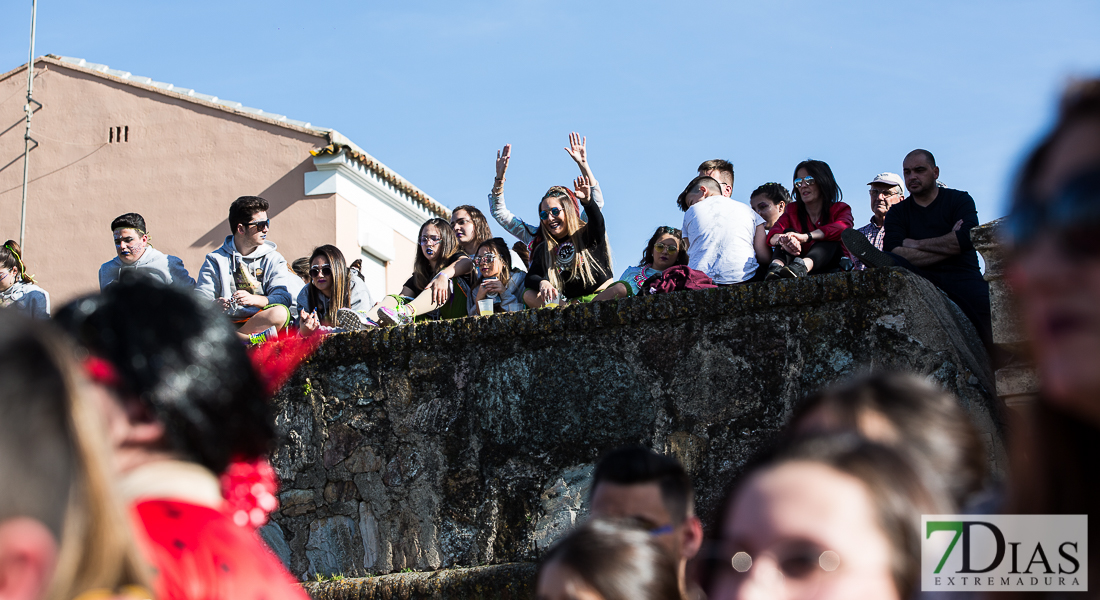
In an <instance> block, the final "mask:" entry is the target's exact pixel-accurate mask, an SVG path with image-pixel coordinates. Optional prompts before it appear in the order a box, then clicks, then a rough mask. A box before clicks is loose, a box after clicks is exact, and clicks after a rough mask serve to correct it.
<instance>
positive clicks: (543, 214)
mask: <svg viewBox="0 0 1100 600" xmlns="http://www.w3.org/2000/svg"><path fill="white" fill-rule="evenodd" d="M561 212H562V211H561V209H560V208H558V207H556V206H555V207H554V208H551V209H550V211H549V212H547V211H545V210H540V211H539V218H540V219H542V220H543V221H545V220H546V219H549V218H550V215H554V216H555V217H556V216H558V215H560V214H561Z"/></svg>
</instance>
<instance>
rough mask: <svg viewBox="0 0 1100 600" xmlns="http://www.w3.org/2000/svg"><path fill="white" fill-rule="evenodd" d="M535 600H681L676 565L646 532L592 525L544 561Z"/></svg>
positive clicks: (558, 546) (626, 525)
mask: <svg viewBox="0 0 1100 600" xmlns="http://www.w3.org/2000/svg"><path fill="white" fill-rule="evenodd" d="M535 597H536V598H537V600H681V599H682V598H683V596H681V593H680V586H679V584H678V583H677V577H676V561H675V560H674V559H673V557H672V556H671V555H669V553H668V549H667V548H665V547H663V546H662V545H661V544H660V543H658V542H657V541H656V540H655V539H654V537H653V535H652V534H651V533H650V532H649V531H646V530H645V529H644V528H641V527H636V526H634V524H633V523H631V522H630V521H621V522H620V521H610V520H601V519H594V520H591V521H588V522H587V523H585V524H583V525H581V526H580V527H578V528H577V529H576V530H574V531H573V532H571V533H570V534H569V535H567V536H565V538H563V539H562V540H561V541H559V542H558V543H556V544H554V545H553V546H552V547H551V548H550V550H549V551H548V552H547V553H546V555H545V556H544V557H543V559H542V564H541V565H540V566H539V573H538V582H537V584H536V594H535Z"/></svg>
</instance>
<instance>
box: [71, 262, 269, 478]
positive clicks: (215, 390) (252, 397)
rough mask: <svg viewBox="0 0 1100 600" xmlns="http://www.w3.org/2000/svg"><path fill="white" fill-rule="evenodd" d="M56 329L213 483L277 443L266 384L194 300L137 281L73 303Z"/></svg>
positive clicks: (220, 323)
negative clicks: (109, 375)
mask: <svg viewBox="0 0 1100 600" xmlns="http://www.w3.org/2000/svg"><path fill="white" fill-rule="evenodd" d="M54 320H55V321H56V322H58V323H59V324H60V325H61V326H62V327H64V328H65V329H66V330H67V331H68V332H69V334H70V335H72V337H73V338H75V340H76V342H77V343H78V344H80V345H81V346H83V348H84V349H85V351H86V352H87V353H88V354H90V355H92V356H95V357H98V358H100V359H102V360H104V361H106V362H107V363H109V364H110V365H111V366H112V367H113V368H114V370H115V371H116V372H117V374H118V381H117V383H116V384H114V386H113V387H115V392H116V393H117V395H118V397H119V398H121V399H122V400H123V401H124V402H133V403H140V404H143V405H145V407H146V408H148V409H149V410H150V411H151V412H152V413H153V415H154V416H155V417H156V419H157V420H158V421H160V422H161V423H162V424H163V425H164V428H165V437H166V438H167V443H168V445H169V446H170V448H171V449H172V450H174V451H176V452H178V453H180V454H181V455H183V456H185V457H186V458H187V459H189V460H192V461H194V462H197V463H199V464H202V465H203V466H205V467H207V468H208V469H210V470H211V471H213V472H214V473H215V474H220V473H221V472H222V471H224V470H225V468H226V466H228V464H229V461H230V459H234V458H240V459H242V460H249V459H252V458H256V457H259V456H264V455H266V454H267V451H268V449H269V446H270V444H271V442H272V441H273V439H274V436H275V422H274V418H273V416H272V415H271V413H270V411H269V408H268V403H267V395H266V393H265V392H264V386H263V383H262V382H261V381H260V378H259V376H258V375H257V373H256V371H255V370H254V369H253V367H252V363H251V362H250V360H249V358H248V354H247V353H246V351H245V348H244V346H243V345H241V341H240V339H239V338H238V337H237V332H236V330H234V329H233V327H232V324H231V323H230V322H229V320H228V319H226V318H225V315H224V314H222V313H221V312H220V311H218V310H216V309H215V308H214V305H212V304H210V303H209V302H201V301H200V300H199V299H198V298H197V297H196V296H195V295H194V294H193V293H190V292H187V291H182V290H179V289H177V288H175V287H172V286H168V285H166V284H164V283H161V282H159V281H156V280H154V279H153V278H152V277H149V276H146V275H141V274H137V275H134V276H132V277H126V278H123V279H120V280H119V281H118V283H116V284H113V285H111V286H109V287H108V288H107V289H106V290H104V291H103V292H102V293H100V294H97V295H93V296H87V297H84V298H80V299H77V300H74V301H73V302H71V303H70V304H68V305H66V306H65V307H63V308H62V309H61V311H60V312H58V314H57V315H56V316H55V318H54Z"/></svg>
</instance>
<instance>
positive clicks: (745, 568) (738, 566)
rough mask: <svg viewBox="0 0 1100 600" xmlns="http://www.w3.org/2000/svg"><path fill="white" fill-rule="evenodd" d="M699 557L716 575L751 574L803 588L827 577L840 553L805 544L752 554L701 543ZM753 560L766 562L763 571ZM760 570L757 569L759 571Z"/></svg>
mask: <svg viewBox="0 0 1100 600" xmlns="http://www.w3.org/2000/svg"><path fill="white" fill-rule="evenodd" d="M700 558H701V560H702V561H704V562H705V563H708V564H707V566H708V567H709V569H708V570H710V571H711V572H713V573H714V574H715V575H717V576H719V577H723V578H728V579H727V581H739V580H742V581H743V580H747V579H748V578H750V577H754V576H755V577H761V576H762V577H764V578H765V580H768V581H770V583H772V584H773V585H781V586H783V587H792V588H795V589H798V590H801V591H803V592H810V591H813V590H815V589H816V588H817V587H818V586H819V585H820V583H821V582H822V580H823V579H822V578H824V577H829V576H830V575H831V574H832V573H833V572H835V571H836V570H837V569H838V568H840V566H841V558H840V555H839V554H837V553H836V552H833V551H832V550H824V551H822V550H821V549H820V548H818V547H813V546H805V547H797V546H796V547H793V548H787V549H784V550H783V551H782V552H779V553H771V552H761V553H757V554H756V555H755V556H753V555H751V554H749V553H748V552H744V551H739V552H731V551H730V550H721V549H718V548H715V547H711V548H706V547H704V548H703V549H702V551H701V552H700ZM756 563H761V564H763V563H768V567H770V568H764V571H763V572H759V571H761V568H762V567H760V566H759V565H757V564H756ZM758 572H759V573H758ZM812 595H813V594H805V593H803V594H795V596H796V597H809V596H812Z"/></svg>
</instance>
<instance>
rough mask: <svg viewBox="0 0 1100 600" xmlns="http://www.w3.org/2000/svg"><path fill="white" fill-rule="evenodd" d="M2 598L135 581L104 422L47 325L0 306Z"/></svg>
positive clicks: (67, 593) (60, 596)
mask: <svg viewBox="0 0 1100 600" xmlns="http://www.w3.org/2000/svg"><path fill="white" fill-rule="evenodd" d="M0 381H3V382H4V385H3V386H0V597H2V598H25V599H34V598H50V599H57V600H68V599H70V598H73V597H75V596H77V595H79V594H81V593H84V592H87V591H89V590H93V589H102V590H107V591H110V592H117V591H118V590H119V588H120V586H126V585H135V584H140V583H142V574H141V567H140V566H139V565H140V563H139V560H138V559H137V558H136V557H137V552H136V550H135V549H134V547H133V546H132V542H131V537H130V528H129V525H128V522H127V520H126V519H125V517H124V516H123V511H122V510H121V508H120V506H119V504H118V503H117V502H116V500H115V498H114V496H113V494H112V485H111V482H110V481H109V479H108V475H107V471H108V468H107V466H106V464H105V463H106V458H105V457H106V447H105V444H104V441H103V439H102V437H101V430H102V421H101V420H100V419H99V417H98V415H97V414H96V413H95V412H94V411H93V410H91V408H90V407H89V406H88V405H87V404H86V402H87V398H86V396H85V395H84V394H85V393H87V392H88V389H87V384H86V383H84V382H83V379H82V378H81V377H80V376H79V375H78V374H77V372H76V370H75V369H74V366H73V361H72V358H71V356H70V354H69V353H68V352H67V350H66V349H65V348H64V346H63V345H62V344H61V343H60V342H59V338H58V336H56V335H55V334H54V332H53V331H52V330H50V329H49V326H48V325H45V324H43V323H35V322H32V321H30V320H28V319H26V318H24V317H22V316H20V315H17V314H16V313H15V312H13V311H8V310H0Z"/></svg>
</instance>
